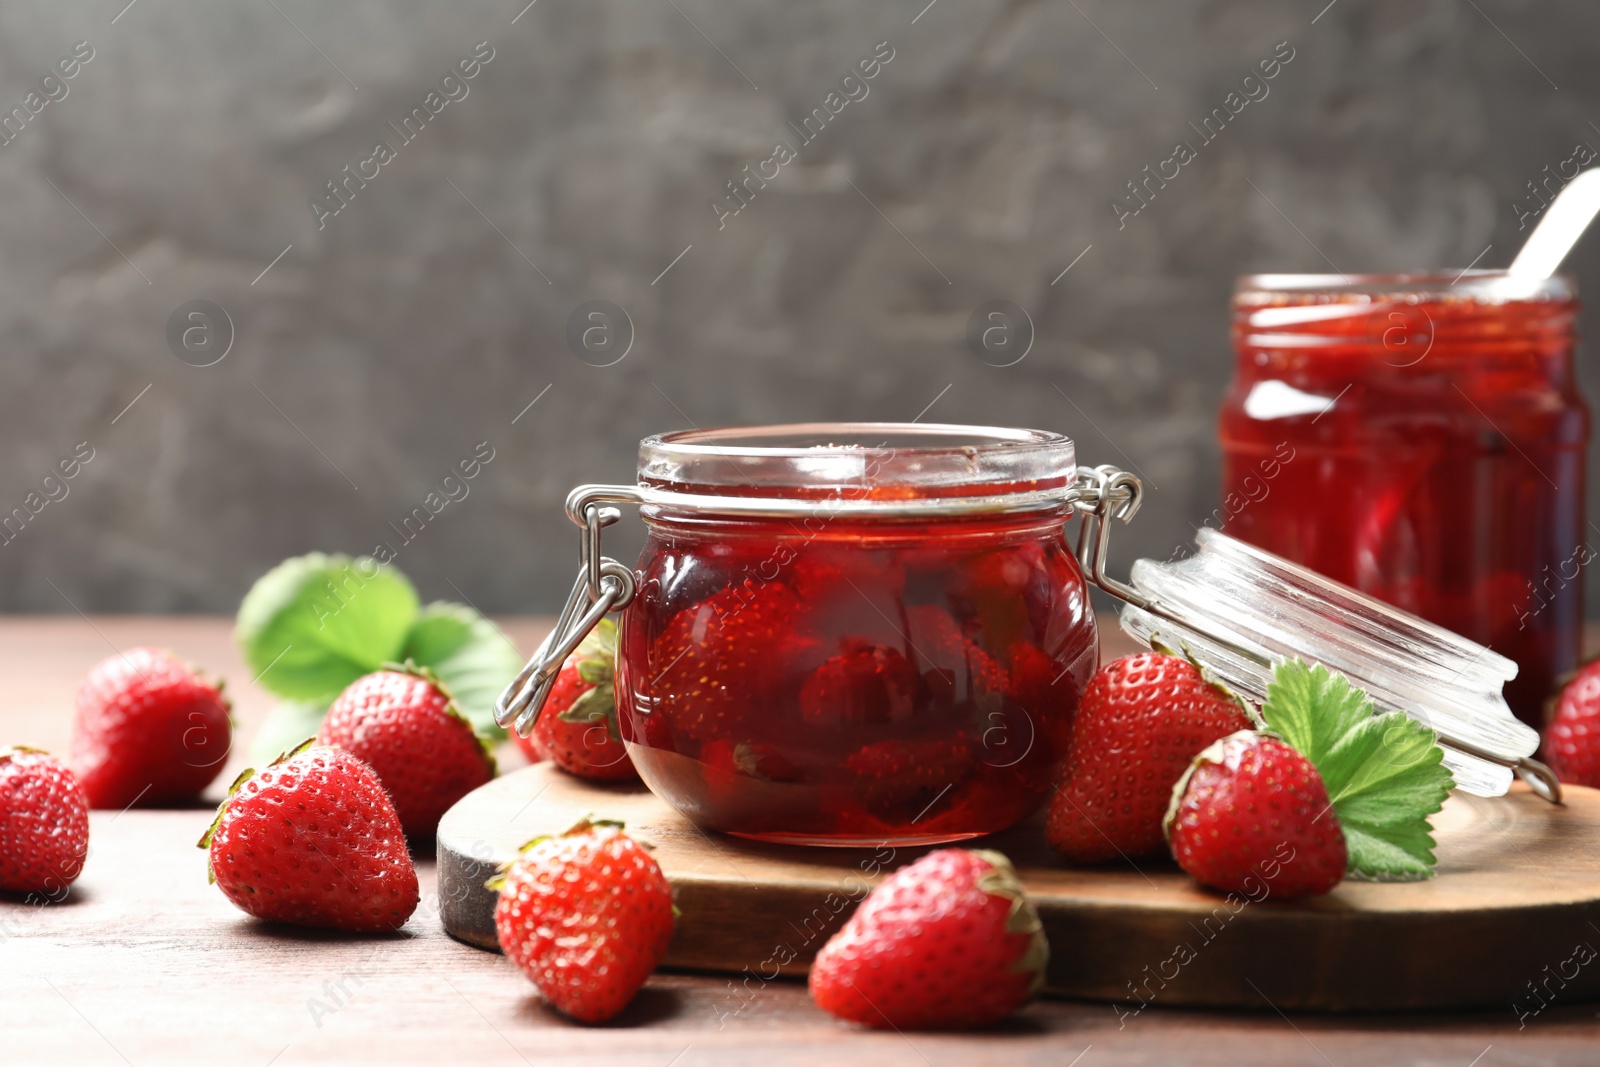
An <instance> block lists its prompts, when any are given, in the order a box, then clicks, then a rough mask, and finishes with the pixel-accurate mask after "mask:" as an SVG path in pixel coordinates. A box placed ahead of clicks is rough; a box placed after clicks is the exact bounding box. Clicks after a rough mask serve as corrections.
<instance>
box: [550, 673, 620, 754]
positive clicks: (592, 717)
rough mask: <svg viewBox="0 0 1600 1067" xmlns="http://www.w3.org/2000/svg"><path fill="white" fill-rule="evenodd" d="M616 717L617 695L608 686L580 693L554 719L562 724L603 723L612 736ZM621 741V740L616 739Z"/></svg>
mask: <svg viewBox="0 0 1600 1067" xmlns="http://www.w3.org/2000/svg"><path fill="white" fill-rule="evenodd" d="M616 717H617V693H616V690H615V689H613V688H612V687H611V686H609V685H598V686H595V687H594V688H593V689H590V690H587V691H585V692H584V693H582V694H581V695H580V696H579V697H578V699H576V700H574V701H573V702H572V704H571V706H569V707H568V708H567V710H566V711H563V712H562V713H561V714H560V715H557V716H556V718H558V719H560V720H561V721H562V722H575V723H597V722H603V723H605V724H606V725H607V727H608V728H610V729H611V733H612V734H613V735H615V734H616V732H617V731H616V729H615V728H613V727H612V724H613V723H614V722H615V720H616ZM617 740H619V741H620V740H621V738H620V737H619V738H617Z"/></svg>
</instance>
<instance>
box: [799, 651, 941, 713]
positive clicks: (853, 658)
mask: <svg viewBox="0 0 1600 1067" xmlns="http://www.w3.org/2000/svg"><path fill="white" fill-rule="evenodd" d="M839 644H840V652H839V654H838V655H836V656H833V657H830V658H829V659H828V660H827V661H826V662H824V663H823V664H822V666H820V667H818V668H817V669H816V670H815V671H814V672H812V674H811V675H810V677H808V678H807V679H806V680H805V684H804V685H803V686H801V689H800V715H801V718H803V719H804V720H805V722H806V724H807V725H808V726H817V727H830V726H843V727H846V728H848V727H854V726H865V725H870V724H879V725H881V724H884V723H896V722H905V721H906V720H908V719H910V718H911V717H912V715H913V714H914V713H915V712H916V704H917V698H918V694H919V691H920V687H921V679H920V678H919V677H918V675H917V671H916V668H914V667H912V666H911V663H910V662H909V661H908V660H907V659H906V657H905V655H904V654H902V653H901V651H900V650H899V649H897V648H890V647H888V646H886V645H879V644H875V643H873V642H872V641H870V640H868V639H867V638H864V637H846V638H844V639H843V640H841V641H840V642H839Z"/></svg>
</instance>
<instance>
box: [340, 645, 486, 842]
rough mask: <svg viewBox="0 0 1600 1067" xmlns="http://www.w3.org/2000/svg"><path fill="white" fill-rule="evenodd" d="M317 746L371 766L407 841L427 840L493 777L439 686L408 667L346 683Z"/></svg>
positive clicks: (480, 746) (479, 742) (480, 747)
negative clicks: (333, 748) (449, 814)
mask: <svg viewBox="0 0 1600 1067" xmlns="http://www.w3.org/2000/svg"><path fill="white" fill-rule="evenodd" d="M317 743H318V744H323V745H337V746H338V747H340V748H342V749H344V750H345V751H347V752H350V753H352V754H354V755H355V756H357V757H359V758H360V759H361V760H363V761H364V762H365V763H366V764H367V765H368V766H369V767H371V768H372V770H373V772H374V773H376V774H377V776H378V780H379V781H380V782H382V783H383V788H384V790H385V791H387V792H388V794H389V799H390V801H391V802H392V803H393V804H394V810H395V814H396V815H398V816H399V818H400V825H401V826H402V827H404V829H405V832H406V836H408V837H412V838H428V837H432V836H433V834H434V831H435V830H437V829H438V827H439V820H440V819H441V818H443V817H444V813H445V812H446V811H448V810H449V809H450V807H451V805H453V804H455V802H456V801H458V800H460V799H461V798H462V797H464V796H466V795H467V794H468V793H470V792H471V791H472V790H474V789H476V788H477V787H478V786H480V785H483V784H484V783H485V782H487V781H489V779H491V778H493V777H494V775H495V762H494V756H493V755H491V754H490V751H489V747H488V745H487V744H486V743H485V742H484V741H483V739H482V738H480V737H479V736H478V734H477V732H476V731H474V730H473V728H472V724H471V723H470V722H468V721H467V720H466V717H465V716H463V715H462V714H461V709H460V708H459V707H457V705H456V701H455V698H454V697H453V696H452V695H451V693H450V691H449V690H448V689H447V688H446V687H445V685H444V683H443V682H441V681H440V680H439V678H438V676H437V675H435V674H434V673H433V672H432V671H430V670H429V669H428V668H426V667H418V666H417V665H416V664H415V663H411V662H409V661H408V662H407V663H405V664H402V665H397V666H396V668H395V669H392V670H382V671H375V672H373V673H372V674H368V675H364V676H363V677H361V678H358V679H356V680H355V681H354V682H351V683H350V685H349V686H348V687H347V688H346V689H345V691H344V692H343V693H340V694H339V697H338V699H336V700H335V701H334V702H333V706H332V707H330V708H329V709H328V716H327V718H325V719H324V720H323V721H322V728H321V729H319V730H318V731H317Z"/></svg>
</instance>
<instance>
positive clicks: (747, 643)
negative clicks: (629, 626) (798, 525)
mask: <svg viewBox="0 0 1600 1067" xmlns="http://www.w3.org/2000/svg"><path fill="white" fill-rule="evenodd" d="M804 610H805V602H804V601H802V600H801V599H800V597H799V595H798V594H796V593H795V592H794V590H792V589H790V588H789V587H788V586H787V585H784V584H782V583H779V582H765V583H763V582H757V581H749V580H747V581H745V582H742V583H740V584H738V585H734V586H729V587H728V588H726V589H723V590H722V591H720V592H718V593H715V594H713V595H712V596H711V597H709V598H708V599H706V600H704V601H701V602H700V603H699V604H697V605H695V606H694V607H692V608H685V609H684V610H682V611H680V612H678V613H677V614H676V615H674V616H673V617H672V621H670V622H669V623H667V627H666V629H665V630H664V631H662V633H661V636H660V637H658V638H657V639H656V640H655V642H654V643H653V644H652V645H651V646H650V655H649V662H648V663H647V664H646V666H645V670H644V677H643V678H642V679H641V683H642V686H643V687H644V689H645V690H646V692H649V693H652V694H653V695H654V702H655V705H656V707H658V708H663V709H665V710H666V712H667V714H668V715H669V716H670V717H671V719H672V723H673V726H675V727H676V729H677V731H678V732H679V733H680V734H683V735H685V736H687V737H690V738H693V739H695V740H697V741H707V740H710V739H712V738H717V737H737V736H741V735H743V734H745V733H747V732H748V731H747V730H745V729H744V725H745V720H746V718H747V716H749V715H751V714H752V713H754V712H757V711H760V710H765V709H766V708H768V707H769V705H770V702H771V698H770V695H769V693H768V692H767V690H766V687H765V683H766V682H767V681H768V680H769V679H770V678H771V677H772V676H773V674H774V673H775V672H774V665H775V664H776V663H779V662H782V661H783V660H784V659H786V658H787V657H788V656H791V655H794V654H796V653H798V652H800V651H803V650H805V649H806V648H809V647H811V646H812V645H814V644H815V640H814V639H813V638H810V637H808V636H807V635H805V634H804V632H803V631H802V630H799V629H798V628H799V627H800V625H801V624H800V622H799V620H800V618H801V617H802V614H803V612H804Z"/></svg>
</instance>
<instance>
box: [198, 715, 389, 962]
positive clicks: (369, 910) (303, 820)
mask: <svg viewBox="0 0 1600 1067" xmlns="http://www.w3.org/2000/svg"><path fill="white" fill-rule="evenodd" d="M200 847H201V848H203V849H206V850H207V864H206V866H207V872H208V874H209V876H210V878H211V880H212V881H213V882H214V883H215V884H216V886H217V888H219V889H221V890H222V892H223V895H224V896H226V897H227V898H228V899H229V900H230V901H232V902H233V903H234V905H235V906H236V907H238V908H239V909H240V910H241V911H244V912H246V913H248V914H250V915H254V916H255V917H256V918H258V919H271V920H276V921H278V922H286V923H293V924H295V925H298V926H321V927H332V928H334V929H338V930H350V931H355V932H361V933H378V932H387V931H391V930H397V929H399V928H400V927H401V926H402V925H404V923H405V921H406V920H407V919H408V918H410V916H411V913H412V912H413V911H415V910H416V907H417V901H418V891H417V872H416V868H415V867H414V866H413V865H412V862H411V854H410V853H409V852H407V851H406V839H405V833H404V831H403V830H401V828H400V819H399V818H398V817H397V816H396V815H395V812H394V807H393V806H392V805H391V804H390V803H389V795H388V794H387V793H386V792H384V789H383V786H382V784H380V783H379V781H378V776H377V775H376V774H374V773H373V771H372V768H370V767H368V766H367V765H366V764H365V763H363V762H362V761H361V760H360V759H358V758H357V757H355V756H353V755H351V754H350V753H349V752H346V751H344V750H343V749H339V748H327V747H318V746H315V742H314V741H307V742H306V743H305V744H304V745H302V746H301V747H300V748H298V749H296V750H294V751H292V752H289V753H286V754H284V755H283V756H281V757H279V758H278V760H277V761H276V762H274V763H273V764H272V765H271V766H269V767H266V768H265V769H263V770H261V771H254V770H246V771H245V772H244V773H243V774H241V775H239V777H238V778H237V779H236V780H235V781H234V783H233V787H232V788H231V789H230V790H229V791H228V797H227V799H226V800H224V801H223V802H222V805H221V806H220V807H219V808H218V809H217V817H216V819H215V820H214V821H213V822H212V823H211V828H210V829H209V830H207V831H206V833H205V836H203V837H202V838H201V839H200Z"/></svg>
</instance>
